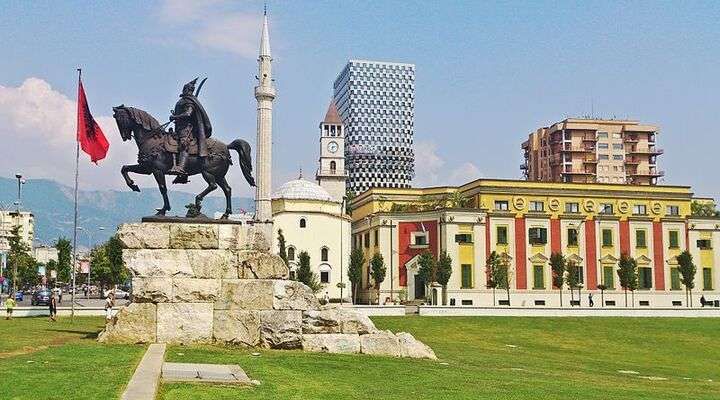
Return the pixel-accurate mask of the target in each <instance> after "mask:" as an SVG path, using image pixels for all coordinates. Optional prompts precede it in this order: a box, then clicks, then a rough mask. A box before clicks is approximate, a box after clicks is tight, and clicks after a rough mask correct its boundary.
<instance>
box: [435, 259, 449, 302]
mask: <svg viewBox="0 0 720 400" xmlns="http://www.w3.org/2000/svg"><path fill="white" fill-rule="evenodd" d="M435 275H436V278H437V282H438V283H439V284H441V285H442V290H443V293H442V305H447V284H448V282H449V281H450V276H451V275H452V258H450V255H448V253H447V252H446V251H443V252H442V253H440V257H439V258H438V261H437V264H436V273H435Z"/></svg>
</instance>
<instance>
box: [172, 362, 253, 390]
mask: <svg viewBox="0 0 720 400" xmlns="http://www.w3.org/2000/svg"><path fill="white" fill-rule="evenodd" d="M162 377H163V380H164V381H166V382H197V383H223V384H237V385H251V382H250V378H248V376H247V374H246V373H245V371H243V369H242V368H240V366H239V365H221V364H186V363H165V364H164V365H163V367H162Z"/></svg>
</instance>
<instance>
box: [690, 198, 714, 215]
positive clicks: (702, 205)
mask: <svg viewBox="0 0 720 400" xmlns="http://www.w3.org/2000/svg"><path fill="white" fill-rule="evenodd" d="M690 213H691V214H692V215H697V216H701V217H720V211H718V210H717V209H716V205H715V202H714V201H697V200H693V201H692V202H691V203H690Z"/></svg>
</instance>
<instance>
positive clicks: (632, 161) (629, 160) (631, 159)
mask: <svg viewBox="0 0 720 400" xmlns="http://www.w3.org/2000/svg"><path fill="white" fill-rule="evenodd" d="M625 164H628V165H638V164H640V160H638V159H637V158H635V157H627V158H625Z"/></svg>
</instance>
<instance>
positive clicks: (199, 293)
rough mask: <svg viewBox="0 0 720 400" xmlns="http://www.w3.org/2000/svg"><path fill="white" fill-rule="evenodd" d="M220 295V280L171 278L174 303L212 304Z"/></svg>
mask: <svg viewBox="0 0 720 400" xmlns="http://www.w3.org/2000/svg"><path fill="white" fill-rule="evenodd" d="M219 295H220V279H198V278H173V279H172V301H173V302H175V303H212V302H214V301H216V300H217V299H218V297H219Z"/></svg>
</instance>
